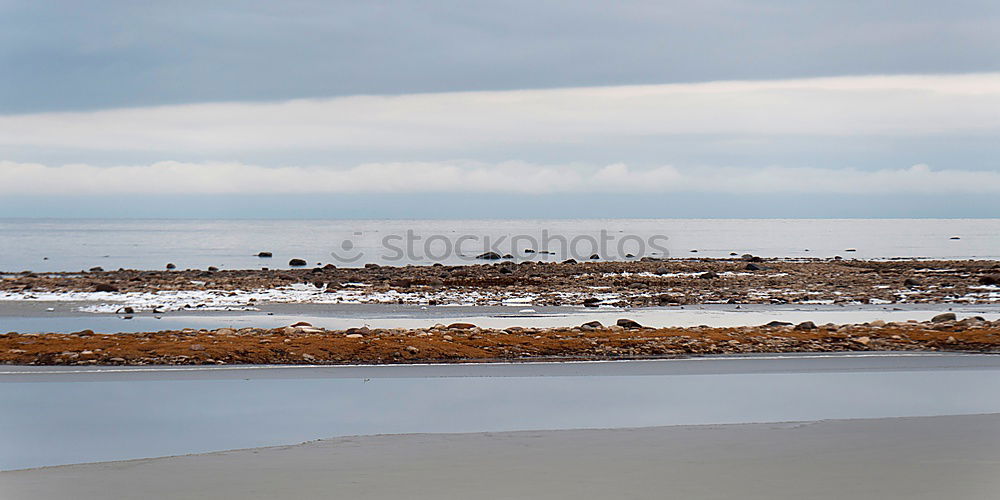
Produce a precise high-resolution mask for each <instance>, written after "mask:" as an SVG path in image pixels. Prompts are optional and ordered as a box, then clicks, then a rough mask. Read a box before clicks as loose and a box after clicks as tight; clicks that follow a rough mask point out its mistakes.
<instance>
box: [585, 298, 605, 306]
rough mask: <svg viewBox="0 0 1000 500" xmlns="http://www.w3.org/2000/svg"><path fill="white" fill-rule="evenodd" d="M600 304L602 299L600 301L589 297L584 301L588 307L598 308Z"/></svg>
mask: <svg viewBox="0 0 1000 500" xmlns="http://www.w3.org/2000/svg"><path fill="white" fill-rule="evenodd" d="M600 303H601V299H598V298H597V297H588V298H586V299H583V305H584V306H586V307H597V306H598V305H600Z"/></svg>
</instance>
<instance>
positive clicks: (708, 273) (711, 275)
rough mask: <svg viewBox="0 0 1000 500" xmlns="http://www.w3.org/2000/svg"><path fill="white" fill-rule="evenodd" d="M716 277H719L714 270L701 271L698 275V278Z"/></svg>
mask: <svg viewBox="0 0 1000 500" xmlns="http://www.w3.org/2000/svg"><path fill="white" fill-rule="evenodd" d="M718 277H719V275H718V274H715V272H713V271H707V272H704V273H701V275H699V276H698V278H700V279H703V280H710V279H714V278H718Z"/></svg>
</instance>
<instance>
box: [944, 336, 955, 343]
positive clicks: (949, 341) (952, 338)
mask: <svg viewBox="0 0 1000 500" xmlns="http://www.w3.org/2000/svg"><path fill="white" fill-rule="evenodd" d="M944 343H945V344H957V343H958V340H956V339H955V337H948V338H947V339H946V340H945V341H944Z"/></svg>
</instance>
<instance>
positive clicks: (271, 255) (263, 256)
mask: <svg viewBox="0 0 1000 500" xmlns="http://www.w3.org/2000/svg"><path fill="white" fill-rule="evenodd" d="M257 256H258V257H262V258H265V259H266V258H268V257H273V256H274V255H273V254H271V252H259V253H257Z"/></svg>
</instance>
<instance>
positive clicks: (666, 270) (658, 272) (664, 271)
mask: <svg viewBox="0 0 1000 500" xmlns="http://www.w3.org/2000/svg"><path fill="white" fill-rule="evenodd" d="M653 274H656V275H659V276H663V275H664V274H673V270H671V269H670V268H669V267H661V268H659V269H657V270H655V271H653Z"/></svg>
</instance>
